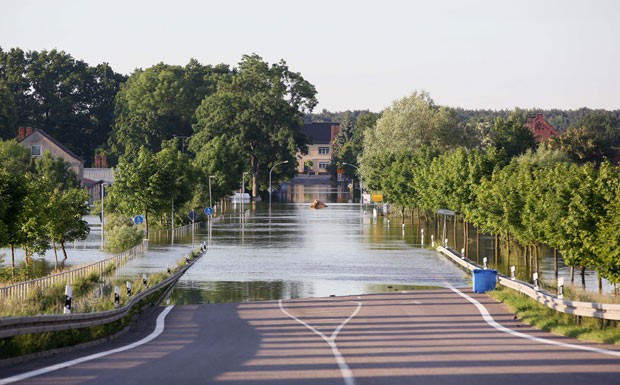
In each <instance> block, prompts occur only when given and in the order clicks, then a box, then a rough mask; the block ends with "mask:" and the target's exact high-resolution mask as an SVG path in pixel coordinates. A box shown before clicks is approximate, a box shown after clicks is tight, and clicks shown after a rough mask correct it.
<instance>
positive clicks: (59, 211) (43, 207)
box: [22, 151, 89, 259]
mask: <svg viewBox="0 0 620 385" xmlns="http://www.w3.org/2000/svg"><path fill="white" fill-rule="evenodd" d="M29 178H30V187H31V188H32V190H33V193H32V194H29V195H30V196H29V197H28V198H29V199H28V201H27V202H28V204H27V205H26V211H27V213H26V215H25V217H26V222H25V224H24V227H23V228H22V230H23V231H24V232H25V233H26V234H27V236H26V239H27V242H26V243H25V244H26V248H25V249H27V248H31V249H33V250H36V252H39V253H42V252H44V251H45V250H47V249H48V248H49V247H50V242H51V247H52V248H53V249H54V253H55V254H56V251H57V247H58V246H59V245H60V247H61V248H62V251H63V255H64V259H67V252H66V249H65V244H66V242H70V241H74V240H78V239H84V238H86V236H87V235H88V233H89V228H88V225H87V223H86V222H85V221H84V220H83V219H82V217H83V216H84V215H86V214H87V213H88V210H87V202H88V193H87V191H86V190H85V189H83V188H81V187H80V182H79V180H78V177H77V175H76V174H75V172H74V171H73V170H72V169H71V165H70V164H69V163H67V162H66V161H64V160H63V159H61V158H54V157H52V155H51V154H50V153H49V152H47V151H46V152H44V153H43V156H42V157H41V158H38V159H35V162H34V167H33V172H32V174H29Z"/></svg>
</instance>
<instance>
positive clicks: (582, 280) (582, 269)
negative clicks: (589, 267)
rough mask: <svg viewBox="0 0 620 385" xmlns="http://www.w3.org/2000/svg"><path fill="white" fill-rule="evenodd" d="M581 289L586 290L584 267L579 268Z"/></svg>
mask: <svg viewBox="0 0 620 385" xmlns="http://www.w3.org/2000/svg"><path fill="white" fill-rule="evenodd" d="M581 287H583V289H584V290H585V288H586V267H585V266H581Z"/></svg>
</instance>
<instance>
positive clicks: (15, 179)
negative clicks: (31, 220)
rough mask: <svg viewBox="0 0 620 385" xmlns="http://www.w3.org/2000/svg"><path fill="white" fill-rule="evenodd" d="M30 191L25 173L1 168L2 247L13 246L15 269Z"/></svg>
mask: <svg viewBox="0 0 620 385" xmlns="http://www.w3.org/2000/svg"><path fill="white" fill-rule="evenodd" d="M28 192H29V189H28V188H27V186H26V179H25V178H24V176H23V175H19V174H13V173H10V172H7V171H6V170H3V169H2V170H0V247H5V246H9V247H10V248H11V268H12V269H15V246H17V245H19V244H21V243H22V242H23V241H24V240H23V233H22V231H21V225H22V221H23V220H24V211H25V208H24V205H25V199H26V194H28Z"/></svg>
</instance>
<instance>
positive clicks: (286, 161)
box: [269, 160, 288, 206]
mask: <svg viewBox="0 0 620 385" xmlns="http://www.w3.org/2000/svg"><path fill="white" fill-rule="evenodd" d="M284 163H288V160H285V161H284V162H280V163H276V164H274V165H273V166H272V167H271V169H270V170H269V206H271V172H272V171H273V169H274V168H275V167H276V166H278V165H281V164H284Z"/></svg>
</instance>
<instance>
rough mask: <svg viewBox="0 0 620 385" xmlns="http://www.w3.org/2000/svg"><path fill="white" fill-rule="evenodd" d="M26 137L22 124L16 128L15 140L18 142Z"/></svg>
mask: <svg viewBox="0 0 620 385" xmlns="http://www.w3.org/2000/svg"><path fill="white" fill-rule="evenodd" d="M25 137H26V129H25V128H24V127H23V126H22V127H19V128H18V129H17V140H19V141H20V142H21V141H22V140H24V138H25Z"/></svg>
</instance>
